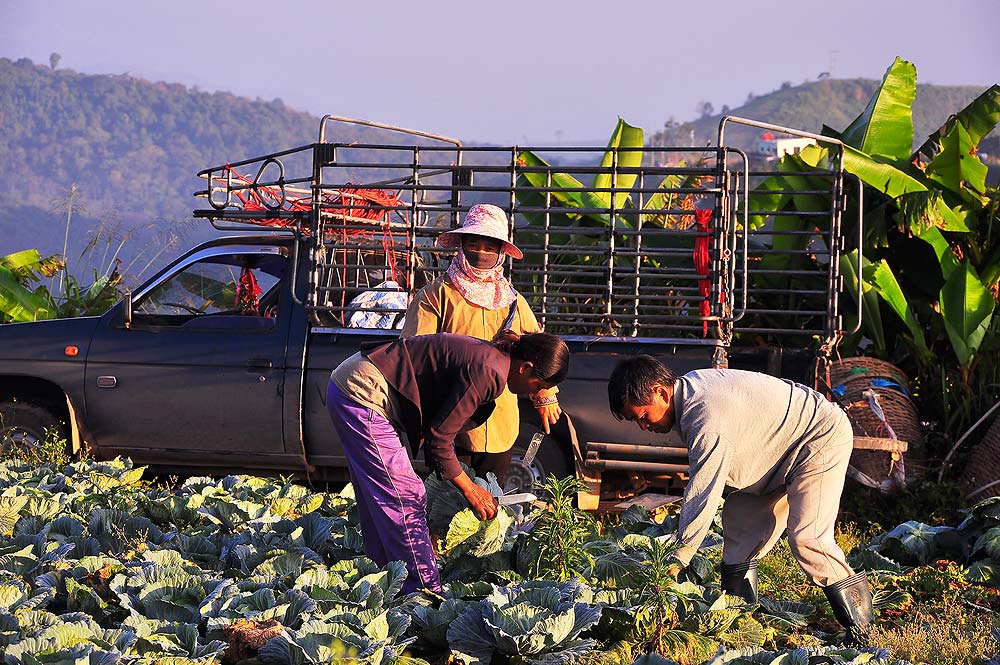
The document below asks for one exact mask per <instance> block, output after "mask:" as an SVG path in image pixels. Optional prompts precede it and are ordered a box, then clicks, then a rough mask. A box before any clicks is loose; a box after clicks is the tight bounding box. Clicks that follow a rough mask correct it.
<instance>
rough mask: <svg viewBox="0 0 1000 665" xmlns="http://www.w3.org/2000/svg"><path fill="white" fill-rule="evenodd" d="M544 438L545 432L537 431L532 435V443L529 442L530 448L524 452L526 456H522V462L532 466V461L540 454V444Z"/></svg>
mask: <svg viewBox="0 0 1000 665" xmlns="http://www.w3.org/2000/svg"><path fill="white" fill-rule="evenodd" d="M544 438H545V432H535V435H534V436H533V437H531V443H529V444H528V449H527V450H526V451H525V452H524V457H522V458H521V464H523V465H524V466H531V463H532V462H534V461H535V455H537V454H538V446H540V445H542V439H544Z"/></svg>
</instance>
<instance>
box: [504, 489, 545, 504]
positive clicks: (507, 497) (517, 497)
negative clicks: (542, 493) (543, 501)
mask: <svg viewBox="0 0 1000 665" xmlns="http://www.w3.org/2000/svg"><path fill="white" fill-rule="evenodd" d="M532 501H538V497H537V496H535V495H534V494H532V493H531V492H521V493H520V494H504V495H503V496H501V497H498V498H497V503H499V504H500V505H501V506H513V505H516V504H518V503H531V502H532Z"/></svg>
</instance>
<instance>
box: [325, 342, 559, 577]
mask: <svg viewBox="0 0 1000 665" xmlns="http://www.w3.org/2000/svg"><path fill="white" fill-rule="evenodd" d="M568 368H569V349H568V348H567V347H566V344H565V342H563V341H562V340H561V339H559V338H558V337H556V336H554V335H548V334H545V333H534V334H530V335H523V336H521V335H518V334H517V333H514V332H512V331H504V332H503V333H501V334H500V335H498V336H497V339H496V340H495V342H492V343H491V342H486V341H483V340H479V339H474V338H472V337H466V336H464V335H452V334H448V333H442V334H436V335H423V336H419V337H404V338H400V339H398V340H396V341H394V342H389V343H384V344H381V345H377V346H374V347H373V348H366V349H363V350H362V351H361V352H359V353H356V354H354V355H353V356H351V357H350V358H348V359H347V360H345V361H344V362H342V363H341V364H340V365H339V366H338V367H337V369H335V370H334V371H333V374H332V375H331V376H330V384H329V386H328V388H327V402H326V406H327V409H328V410H329V412H330V417H331V418H332V419H333V426H334V428H335V429H336V430H337V433H338V434H339V435H340V441H341V444H342V445H343V447H344V456H345V457H346V458H347V467H348V470H349V472H350V474H351V482H352V483H353V484H354V494H355V498H356V501H357V505H358V512H359V516H360V520H361V534H362V536H363V537H364V550H365V554H366V555H367V556H368V557H369V558H370V559H372V560H373V561H375V562H376V563H378V564H379V565H383V566H384V565H385V564H387V563H388V562H389V561H403V562H404V563H405V564H406V567H407V571H408V575H407V578H406V581H405V582H404V584H403V590H404V591H406V592H409V591H414V590H416V589H419V588H421V587H424V588H427V589H430V590H432V591H440V590H441V581H440V578H439V574H438V568H437V563H436V562H435V560H434V549H433V547H432V546H431V538H430V532H429V531H428V528H427V515H426V511H427V496H426V493H425V491H424V484H423V482H422V481H421V480H420V478H419V477H418V476H417V474H416V473H415V472H414V470H413V465H412V464H411V463H410V457H409V455H408V454H407V451H406V448H405V447H404V444H403V441H404V440H406V441H408V442H409V444H410V447H411V448H412V450H413V453H414V455H416V453H417V451H418V450H419V449H421V448H423V449H424V456H425V459H426V460H427V463H428V466H430V467H431V468H432V469H434V470H436V471H437V472H438V473H439V474H440V475H441V477H442V478H444V479H445V480H450V481H451V482H452V483H454V485H455V486H456V487H457V488H458V489H459V490H461V492H462V493H463V494H464V495H465V498H466V500H467V501H468V502H469V505H470V507H471V508H472V510H473V511H474V512H475V513H476V514H477V515H478V516H479V519H482V520H485V519H491V518H493V517H496V513H497V503H496V499H495V498H494V497H493V496H492V495H491V494H490V493H489V492H488V491H487V490H485V489H484V488H482V487H480V486H479V485H477V484H476V483H475V482H473V481H472V479H471V478H469V476H468V475H467V474H466V473H465V472H464V471H463V470H462V468H461V466H460V465H459V463H458V459H457V458H456V457H455V449H454V442H455V437H456V435H458V433H459V432H460V431H462V430H463V429H467V428H468V426H469V423H470V421H471V423H473V424H478V423H482V422H483V421H484V420H485V419H486V417H487V416H488V415H489V413H490V412H491V411H492V410H493V404H494V401H495V400H496V399H497V397H499V396H500V395H501V394H502V393H503V391H504V390H505V389H509V390H510V391H511V392H512V393H514V394H515V395H528V394H531V393H535V392H538V391H539V390H541V389H543V388H551V387H553V386H555V385H556V384H557V383H559V382H560V381H562V379H563V377H565V376H566V371H567V369H568Z"/></svg>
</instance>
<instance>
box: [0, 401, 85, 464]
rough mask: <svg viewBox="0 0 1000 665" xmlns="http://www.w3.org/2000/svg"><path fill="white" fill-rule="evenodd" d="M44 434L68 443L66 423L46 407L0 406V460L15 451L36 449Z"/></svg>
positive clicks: (7, 403)
mask: <svg viewBox="0 0 1000 665" xmlns="http://www.w3.org/2000/svg"><path fill="white" fill-rule="evenodd" d="M46 432H54V433H55V436H58V437H59V438H61V439H63V440H64V441H68V440H69V431H68V429H67V427H66V423H65V422H63V420H62V419H61V418H60V417H59V416H57V415H56V414H55V412H54V410H53V409H51V408H50V407H47V406H42V405H40V404H32V403H30V402H22V401H20V400H7V401H5V402H0V456H2V457H4V458H6V456H7V455H8V454H9V453H10V452H11V451H12V450H13V449H14V448H15V447H22V448H26V449H33V448H38V447H40V446H41V445H42V444H43V443H44V442H45V438H46ZM67 445H68V444H67Z"/></svg>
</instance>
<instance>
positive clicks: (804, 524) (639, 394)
mask: <svg viewBox="0 0 1000 665" xmlns="http://www.w3.org/2000/svg"><path fill="white" fill-rule="evenodd" d="M608 400H609V403H610V407H611V413H612V414H614V415H615V417H616V418H618V419H619V420H622V419H624V420H629V421H632V422H634V423H636V424H637V425H638V426H639V427H641V428H642V429H644V430H648V431H651V432H657V433H660V434H666V433H667V432H669V431H670V430H671V429H672V428H674V427H676V428H677V432H678V434H679V435H680V437H681V440H682V441H683V442H684V444H685V445H686V447H687V449H688V460H689V463H690V480H689V481H688V485H687V488H686V489H685V491H684V503H683V505H682V507H681V512H680V522H679V524H678V534H677V537H678V542H679V543H680V545H681V548H680V550H678V552H677V553H676V554H675V556H676V557H677V559H678V560H679V563H680V564H681V565H684V566H686V565H687V564H688V563H689V562H690V561H691V558H692V557H693V556H694V554H695V552H696V551H697V550H698V547H699V546H700V545H701V543H702V541H703V540H704V539H705V536H706V535H708V531H709V529H710V527H711V525H712V520H713V519H714V517H715V513H716V511H717V510H718V507H719V503H720V502H721V501H722V498H723V496H725V504H724V505H723V507H722V530H723V549H722V589H723V590H724V591H726V592H727V593H730V594H734V595H737V596H741V597H742V598H744V599H745V600H746V601H747V602H749V603H756V602H757V560H758V559H760V558H761V557H763V556H764V555H765V554H767V553H768V552H769V551H770V550H771V548H772V547H774V545H775V543H776V542H777V541H778V539H779V538H780V537H781V535H782V533H783V532H784V531H785V529H786V527H787V529H788V545H789V547H790V548H791V551H792V555H793V556H794V557H795V560H796V561H797V562H798V563H799V565H800V566H801V567H802V570H803V571H804V572H805V574H806V575H807V576H808V577H809V579H810V580H812V582H813V583H814V584H816V585H818V586H820V587H822V588H823V591H824V592H825V593H826V596H827V599H828V600H829V601H830V605H831V607H832V608H833V612H834V615H835V616H836V617H837V620H838V621H839V622H840V623H841V625H843V626H844V627H845V628H846V629H847V639H848V641H852V642H853V641H857V640H858V639H860V638H861V636H863V634H864V632H865V629H866V628H867V626H868V625H869V624H870V623H871V619H872V605H871V600H872V596H871V590H870V588H869V586H868V578H867V577H866V576H865V574H864V573H855V572H854V571H853V570H851V568H850V566H848V565H847V561H846V559H845V557H844V552H843V551H842V550H841V549H840V547H839V546H838V545H837V543H836V541H835V540H834V524H835V522H836V519H837V511H838V510H839V507H840V495H841V492H842V491H843V489H844V478H845V476H846V474H847V465H848V462H849V461H850V458H851V450H852V448H853V441H854V435H853V432H852V430H851V424H850V421H849V420H848V418H847V415H846V414H845V413H844V412H843V411H842V410H841V409H840V408H838V407H837V406H836V405H834V404H832V403H831V402H829V401H827V400H826V399H825V398H824V397H823V396H822V395H820V394H819V393H817V392H816V391H814V390H812V389H810V388H807V387H806V386H803V385H800V384H798V383H794V382H791V381H786V380H783V379H778V378H775V377H773V376H768V375H766V374H759V373H757V372H745V371H740V370H732V369H705V370H696V371H693V372H689V373H687V374H685V375H684V376H682V377H680V378H678V377H677V376H676V375H675V374H674V372H673V371H672V370H671V369H670V368H668V367H666V366H665V365H663V364H662V363H660V362H659V361H658V360H656V359H655V358H653V357H651V356H638V357H634V358H629V359H626V360H623V361H621V362H620V363H619V364H618V366H617V367H616V368H615V370H614V372H613V373H612V375H611V379H610V381H609V383H608Z"/></svg>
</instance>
